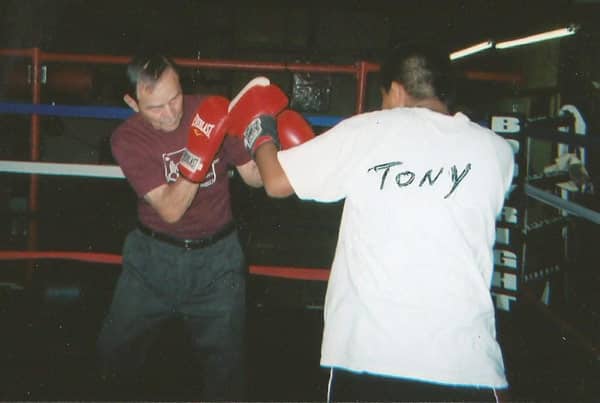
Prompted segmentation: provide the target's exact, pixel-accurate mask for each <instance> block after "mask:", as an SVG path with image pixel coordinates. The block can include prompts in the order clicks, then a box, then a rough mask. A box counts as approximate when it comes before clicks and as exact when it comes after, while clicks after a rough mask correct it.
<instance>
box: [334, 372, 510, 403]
mask: <svg viewBox="0 0 600 403" xmlns="http://www.w3.org/2000/svg"><path fill="white" fill-rule="evenodd" d="M329 383H330V384H329V396H328V399H327V401H328V402H497V401H498V400H497V393H496V391H495V390H494V389H492V388H476V387H464V386H447V385H441V384H436V383H429V382H419V381H414V380H407V379H403V378H394V377H385V376H376V375H370V374H364V373H360V374H358V373H354V372H350V371H344V370H340V369H332V370H331V375H330V380H329Z"/></svg>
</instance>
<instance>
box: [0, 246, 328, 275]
mask: <svg viewBox="0 0 600 403" xmlns="http://www.w3.org/2000/svg"><path fill="white" fill-rule="evenodd" d="M27 259H67V260H79V261H82V262H91V263H108V264H121V263H122V261H123V259H122V257H121V255H115V254H110V253H93V252H69V251H10V250H4V251H0V260H27ZM249 271H250V274H254V275H258V276H269V277H278V278H286V279H293V280H311V281H327V280H328V279H329V269H311V268H302V267H283V266H256V265H250V268H249Z"/></svg>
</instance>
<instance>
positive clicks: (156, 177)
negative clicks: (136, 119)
mask: <svg viewBox="0 0 600 403" xmlns="http://www.w3.org/2000/svg"><path fill="white" fill-rule="evenodd" d="M136 137H137V133H136V131H135V130H131V129H129V128H126V127H120V128H117V130H116V131H115V132H114V134H113V135H112V137H111V149H112V153H113V156H114V158H115V160H116V161H117V163H118V164H119V167H120V168H121V170H122V171H123V174H124V175H125V177H126V178H127V181H128V182H129V184H130V185H131V187H132V188H133V190H134V191H135V193H136V194H137V195H138V197H140V198H143V197H144V196H145V195H146V194H147V193H148V192H150V191H151V190H152V189H155V188H157V187H158V186H160V185H163V184H164V183H165V179H164V178H165V177H164V173H163V166H162V164H161V161H158V160H156V159H152V158H147V157H145V156H147V155H151V150H150V144H149V143H148V142H136V143H134V142H133V141H132V140H133V139H134V138H136Z"/></svg>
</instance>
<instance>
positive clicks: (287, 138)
mask: <svg viewBox="0 0 600 403" xmlns="http://www.w3.org/2000/svg"><path fill="white" fill-rule="evenodd" d="M277 132H278V133H279V144H280V145H281V149H283V150H286V149H288V148H292V147H295V146H297V145H299V144H302V143H304V142H306V141H308V140H310V139H312V138H314V137H315V133H314V132H313V130H312V127H311V126H310V124H308V122H307V121H306V120H305V119H304V118H303V117H302V115H301V114H299V113H298V112H296V111H293V110H291V109H287V110H285V111H283V112H281V114H280V115H279V116H277Z"/></svg>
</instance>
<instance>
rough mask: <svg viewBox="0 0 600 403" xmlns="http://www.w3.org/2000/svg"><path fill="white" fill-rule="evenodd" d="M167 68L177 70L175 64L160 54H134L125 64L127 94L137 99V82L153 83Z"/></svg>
mask: <svg viewBox="0 0 600 403" xmlns="http://www.w3.org/2000/svg"><path fill="white" fill-rule="evenodd" d="M168 68H171V69H173V70H175V71H177V65H176V64H175V63H174V62H173V61H172V60H171V59H169V58H168V57H167V56H164V55H162V54H159V53H150V54H138V55H136V56H134V57H133V58H132V59H131V61H130V62H129V64H128V65H127V78H128V84H129V88H128V91H129V95H130V96H132V97H133V98H135V99H136V100H137V86H138V83H139V82H140V81H144V82H147V83H149V84H153V83H155V82H156V81H158V79H159V78H160V76H161V75H162V74H163V73H164V72H165V70H167V69H168Z"/></svg>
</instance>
